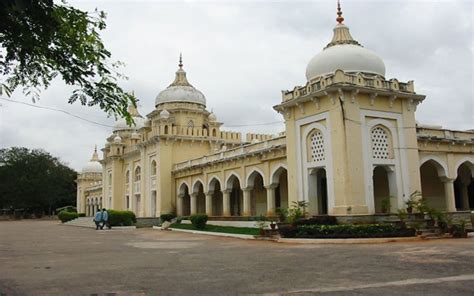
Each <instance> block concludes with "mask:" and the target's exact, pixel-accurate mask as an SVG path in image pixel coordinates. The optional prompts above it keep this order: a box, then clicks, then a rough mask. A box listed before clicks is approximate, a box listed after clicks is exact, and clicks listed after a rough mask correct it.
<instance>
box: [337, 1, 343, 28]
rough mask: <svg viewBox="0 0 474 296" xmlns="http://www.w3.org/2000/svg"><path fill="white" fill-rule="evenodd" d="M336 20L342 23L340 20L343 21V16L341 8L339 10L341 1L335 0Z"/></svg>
mask: <svg viewBox="0 0 474 296" xmlns="http://www.w3.org/2000/svg"><path fill="white" fill-rule="evenodd" d="M336 21H337V22H338V23H339V24H341V25H342V22H343V21H344V18H343V17H342V10H341V2H339V0H337V18H336Z"/></svg>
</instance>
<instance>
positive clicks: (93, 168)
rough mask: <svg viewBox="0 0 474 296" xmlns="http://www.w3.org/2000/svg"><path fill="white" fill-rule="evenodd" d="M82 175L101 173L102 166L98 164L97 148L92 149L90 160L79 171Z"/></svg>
mask: <svg viewBox="0 0 474 296" xmlns="http://www.w3.org/2000/svg"><path fill="white" fill-rule="evenodd" d="M81 172H82V173H102V165H101V164H100V162H99V155H98V154H97V146H96V147H95V149H94V153H93V154H92V158H91V160H90V161H89V162H88V163H86V165H85V166H84V167H83V168H82V170H81Z"/></svg>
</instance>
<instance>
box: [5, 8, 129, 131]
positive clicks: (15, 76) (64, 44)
mask: <svg viewBox="0 0 474 296" xmlns="http://www.w3.org/2000/svg"><path fill="white" fill-rule="evenodd" d="M105 28H106V23H105V13H104V12H103V11H98V10H97V9H96V10H95V11H94V12H92V13H89V12H84V11H81V10H79V9H76V8H74V7H72V6H69V5H67V4H66V2H62V3H61V4H55V3H54V2H53V1H52V0H2V1H0V75H1V76H3V77H2V78H1V80H0V94H2V91H3V92H4V93H5V94H7V95H8V96H10V95H11V93H12V92H13V91H14V90H15V89H17V88H19V87H21V88H22V90H23V92H24V94H25V95H27V96H30V97H31V98H32V99H33V101H35V100H37V99H39V94H40V92H41V90H42V89H45V88H47V87H48V86H49V85H50V83H51V81H52V80H53V79H54V78H56V77H58V76H60V77H61V78H62V80H63V81H64V82H65V83H66V84H68V85H73V86H75V87H76V88H75V89H74V90H73V92H72V94H71V95H70V97H69V100H68V101H69V103H73V102H76V101H79V102H81V104H83V105H88V106H95V105H98V106H99V107H100V108H101V109H102V110H104V111H105V112H107V113H108V114H113V115H116V116H121V117H124V118H126V119H127V121H128V123H131V122H132V119H131V116H130V114H129V113H128V111H127V109H128V106H129V105H130V104H133V105H134V106H136V99H135V97H134V96H133V95H132V94H131V93H126V92H125V91H124V90H123V89H122V88H121V87H120V86H119V85H118V84H117V81H118V80H119V79H126V77H125V76H123V75H122V74H120V73H119V72H117V70H118V68H119V67H120V66H121V65H122V64H121V63H120V62H112V61H111V60H110V57H111V53H110V52H109V51H108V50H107V49H106V48H105V46H104V44H103V42H102V39H101V37H100V35H99V32H100V31H101V30H104V29H105Z"/></svg>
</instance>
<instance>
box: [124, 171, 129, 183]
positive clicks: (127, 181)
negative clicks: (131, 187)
mask: <svg viewBox="0 0 474 296" xmlns="http://www.w3.org/2000/svg"><path fill="white" fill-rule="evenodd" d="M125 183H126V184H128V183H130V171H128V170H127V172H126V173H125Z"/></svg>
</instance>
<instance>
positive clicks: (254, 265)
mask: <svg viewBox="0 0 474 296" xmlns="http://www.w3.org/2000/svg"><path fill="white" fill-rule="evenodd" d="M241 294H245V295H249V294H250V295H259V294H264V295H320V294H324V295H382V294H384V295H395V294H396V295H474V239H473V238H471V239H459V240H454V239H451V240H433V241H426V242H410V243H408V242H407V243H388V244H374V245H298V244H282V243H275V242H269V241H246V240H240V239H234V238H221V237H212V236H204V235H194V234H188V233H178V232H171V231H158V230H152V229H137V230H117V229H115V230H102V231H95V230H93V229H88V228H79V227H72V226H64V225H60V224H59V223H58V222H55V221H15V222H6V221H4V222H0V295H2V296H3V295H22V296H23V295H107V296H110V295H241Z"/></svg>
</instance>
